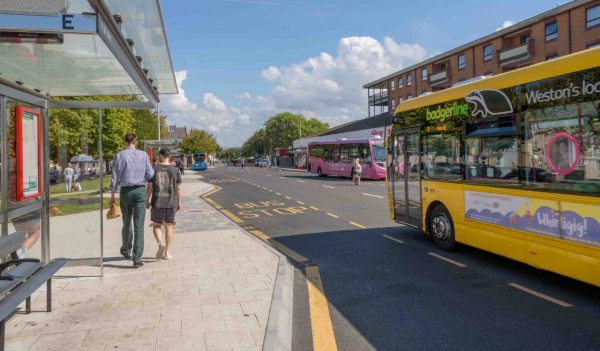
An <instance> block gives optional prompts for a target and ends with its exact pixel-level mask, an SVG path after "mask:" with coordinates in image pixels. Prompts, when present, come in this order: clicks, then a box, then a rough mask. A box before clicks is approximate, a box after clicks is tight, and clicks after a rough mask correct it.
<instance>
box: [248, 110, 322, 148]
mask: <svg viewBox="0 0 600 351" xmlns="http://www.w3.org/2000/svg"><path fill="white" fill-rule="evenodd" d="M327 129H329V124H327V123H324V122H321V121H319V120H318V119H317V118H311V119H307V118H306V117H304V116H302V115H296V114H293V113H290V112H282V113H278V114H276V115H275V116H272V117H271V118H269V119H268V120H267V121H266V122H265V127H264V128H261V129H259V130H257V131H256V132H254V134H253V135H252V136H251V137H250V138H248V140H246V142H245V143H244V145H243V147H242V149H243V152H244V154H245V155H249V156H252V155H254V154H261V155H264V154H271V153H272V152H273V150H274V149H275V148H278V147H286V148H287V147H289V146H291V145H292V143H293V141H294V139H299V138H300V137H304V136H307V135H312V134H315V133H319V132H322V131H325V130H327Z"/></svg>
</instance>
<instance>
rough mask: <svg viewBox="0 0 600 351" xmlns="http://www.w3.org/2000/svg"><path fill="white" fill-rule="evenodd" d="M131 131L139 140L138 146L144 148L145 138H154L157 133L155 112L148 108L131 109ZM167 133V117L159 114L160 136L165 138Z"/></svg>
mask: <svg viewBox="0 0 600 351" xmlns="http://www.w3.org/2000/svg"><path fill="white" fill-rule="evenodd" d="M133 117H134V122H133V131H134V132H135V134H136V135H137V137H138V140H139V141H140V144H139V148H140V149H143V148H144V141H145V140H156V139H158V135H157V133H156V129H157V125H156V113H154V112H153V111H150V110H134V111H133ZM168 134H169V129H168V127H167V117H166V116H163V115H161V116H160V138H161V139H166V138H167V136H168Z"/></svg>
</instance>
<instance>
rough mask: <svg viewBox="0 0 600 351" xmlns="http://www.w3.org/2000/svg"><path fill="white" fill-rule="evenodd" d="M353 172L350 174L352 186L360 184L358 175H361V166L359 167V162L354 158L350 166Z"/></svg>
mask: <svg viewBox="0 0 600 351" xmlns="http://www.w3.org/2000/svg"><path fill="white" fill-rule="evenodd" d="M352 167H353V169H354V171H353V172H352V181H354V185H358V184H360V174H361V173H362V166H361V165H360V161H359V160H358V159H357V158H355V159H354V163H353V164H352Z"/></svg>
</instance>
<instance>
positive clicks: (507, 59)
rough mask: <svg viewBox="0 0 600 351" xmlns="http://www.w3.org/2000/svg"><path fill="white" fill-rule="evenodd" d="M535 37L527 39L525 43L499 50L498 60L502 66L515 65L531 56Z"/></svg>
mask: <svg viewBox="0 0 600 351" xmlns="http://www.w3.org/2000/svg"><path fill="white" fill-rule="evenodd" d="M532 47H533V39H527V41H525V43H524V44H521V45H519V46H515V47H513V48H510V49H506V50H502V51H499V52H498V62H499V63H500V66H502V67H514V66H518V65H519V64H521V63H523V62H525V61H528V60H529V59H530V58H531V54H532V52H531V49H532Z"/></svg>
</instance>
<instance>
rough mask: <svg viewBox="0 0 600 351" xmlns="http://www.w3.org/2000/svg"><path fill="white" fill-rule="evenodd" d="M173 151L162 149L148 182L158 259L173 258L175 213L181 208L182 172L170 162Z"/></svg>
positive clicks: (148, 203)
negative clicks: (163, 238) (163, 228)
mask: <svg viewBox="0 0 600 351" xmlns="http://www.w3.org/2000/svg"><path fill="white" fill-rule="evenodd" d="M170 158H171V152H170V151H169V150H167V149H160V151H159V163H157V164H156V165H155V166H154V177H153V178H152V179H150V181H149V182H148V189H147V194H148V197H147V204H146V207H147V208H152V209H151V210H150V219H151V220H152V231H153V233H154V237H155V238H156V241H157V242H158V251H157V252H156V259H157V260H160V259H163V258H164V259H165V260H168V259H170V258H172V257H173V256H172V254H171V252H172V251H171V247H172V245H173V225H174V224H175V213H176V212H177V211H179V210H180V209H181V196H180V186H181V174H179V170H178V169H177V167H174V166H172V165H171V163H170V162H169V159H170ZM163 224H164V225H165V239H166V245H165V242H164V241H163V240H162V231H161V227H162V225H163Z"/></svg>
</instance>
